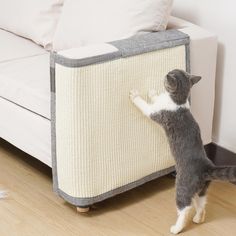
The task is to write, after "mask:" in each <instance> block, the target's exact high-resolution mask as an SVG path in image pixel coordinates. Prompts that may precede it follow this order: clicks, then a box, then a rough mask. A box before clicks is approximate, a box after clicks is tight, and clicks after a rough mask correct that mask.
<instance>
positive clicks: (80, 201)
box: [57, 166, 175, 207]
mask: <svg viewBox="0 0 236 236" xmlns="http://www.w3.org/2000/svg"><path fill="white" fill-rule="evenodd" d="M174 170H175V167H174V166H173V167H170V168H167V169H164V170H160V171H157V172H155V173H152V174H150V175H147V176H145V177H143V178H142V179H139V180H137V181H134V182H132V183H129V184H126V185H124V186H122V187H119V188H116V189H113V190H111V191H109V192H106V193H103V194H101V195H98V196H96V197H91V198H77V197H71V196H69V195H68V194H66V193H65V192H63V191H62V190H60V189H57V193H58V194H59V195H60V196H61V197H63V198H64V199H65V200H66V201H67V202H69V203H71V204H73V205H75V206H80V207H85V206H89V205H92V204H93V203H96V202H101V201H103V200H105V199H107V198H110V197H113V196H115V195H118V194H121V193H123V192H126V191H128V190H130V189H133V188H136V187H138V186H140V185H142V184H144V183H146V182H149V181H151V180H154V179H157V178H159V177H162V176H164V175H167V174H169V173H171V172H173V171H174Z"/></svg>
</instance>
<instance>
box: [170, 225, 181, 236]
mask: <svg viewBox="0 0 236 236" xmlns="http://www.w3.org/2000/svg"><path fill="white" fill-rule="evenodd" d="M170 232H171V233H172V234H178V233H180V232H181V229H180V228H179V227H177V226H176V225H172V226H171V227H170Z"/></svg>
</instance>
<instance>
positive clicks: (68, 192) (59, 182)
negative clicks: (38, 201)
mask: <svg viewBox="0 0 236 236" xmlns="http://www.w3.org/2000/svg"><path fill="white" fill-rule="evenodd" d="M176 68H178V69H184V70H189V37H188V35H186V34H183V33H181V32H179V31H177V30H167V31H164V32H157V33H150V34H145V35H140V36H135V37H132V38H129V39H125V40H121V41H115V42H111V43H104V44H97V45H91V46H89V47H82V48H78V49H70V50H66V51H63V52H60V53H52V55H51V97H52V106H51V107H52V157H53V182H54V190H55V191H56V192H57V193H58V194H59V195H60V196H61V197H63V198H64V199H65V200H66V201H68V202H70V203H72V204H74V205H76V206H87V205H91V204H93V203H95V202H98V201H101V200H104V199H106V198H108V197H112V196H114V195H116V194H119V193H121V192H124V191H127V190H129V189H131V188H134V187H136V186H138V185H140V184H143V183H145V182H147V181H150V180H152V179H155V178H157V177H160V176H163V175H165V174H168V173H170V172H171V171H173V170H174V160H173V158H172V155H171V152H170V149H169V145H168V142H167V138H166V136H165V133H164V130H163V129H162V128H161V127H159V126H158V125H157V124H155V123H154V122H153V121H151V120H149V119H148V118H146V117H144V116H143V115H142V114H141V113H140V112H139V111H138V110H137V109H136V108H135V106H133V104H132V103H131V101H130V100H129V91H130V90H131V89H138V90H139V91H140V93H141V95H142V96H144V97H146V94H147V91H148V90H149V89H152V88H155V89H157V90H158V91H159V92H162V91H163V90H164V87H163V77H164V76H165V75H166V74H167V73H168V72H169V71H170V70H173V69H176Z"/></svg>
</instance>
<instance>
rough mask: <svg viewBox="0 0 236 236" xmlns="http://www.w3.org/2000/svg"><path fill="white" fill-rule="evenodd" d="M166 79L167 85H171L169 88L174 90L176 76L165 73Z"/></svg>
mask: <svg viewBox="0 0 236 236" xmlns="http://www.w3.org/2000/svg"><path fill="white" fill-rule="evenodd" d="M166 79H167V82H168V85H169V86H170V87H171V89H172V90H176V88H177V81H176V78H175V77H174V75H172V74H167V76H166Z"/></svg>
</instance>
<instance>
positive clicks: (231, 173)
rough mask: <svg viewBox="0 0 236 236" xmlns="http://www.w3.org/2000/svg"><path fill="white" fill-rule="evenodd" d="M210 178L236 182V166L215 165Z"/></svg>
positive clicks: (210, 172)
mask: <svg viewBox="0 0 236 236" xmlns="http://www.w3.org/2000/svg"><path fill="white" fill-rule="evenodd" d="M208 175H209V180H222V181H229V182H236V166H223V167H221V166H215V167H213V168H212V169H211V170H210V171H209V172H208Z"/></svg>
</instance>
